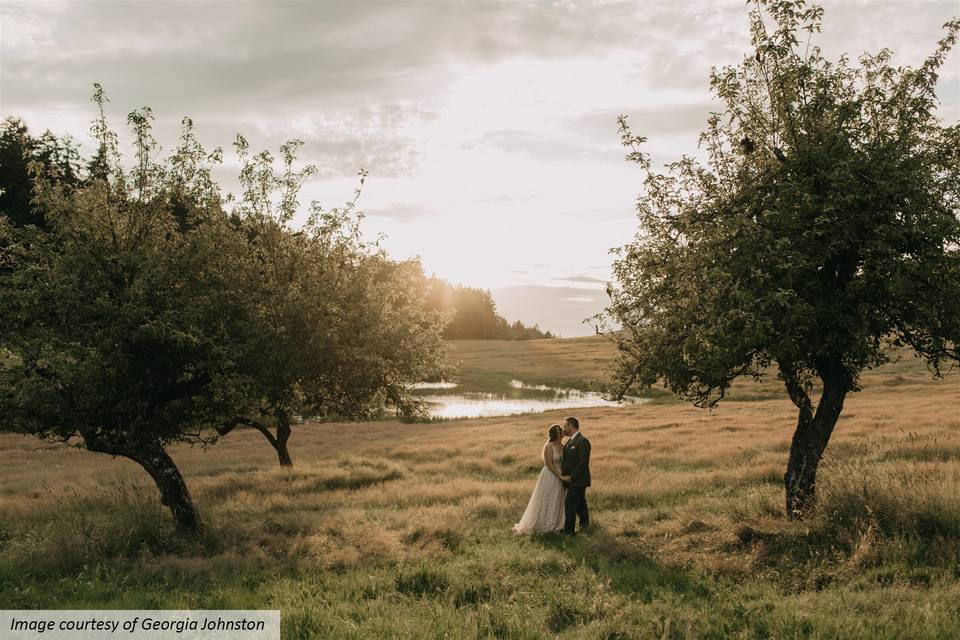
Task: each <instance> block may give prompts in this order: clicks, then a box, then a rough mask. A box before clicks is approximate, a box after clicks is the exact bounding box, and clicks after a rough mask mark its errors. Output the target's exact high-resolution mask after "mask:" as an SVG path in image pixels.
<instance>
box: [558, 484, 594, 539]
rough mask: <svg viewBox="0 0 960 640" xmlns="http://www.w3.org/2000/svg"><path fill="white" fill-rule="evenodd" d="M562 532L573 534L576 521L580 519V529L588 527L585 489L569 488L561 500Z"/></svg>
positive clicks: (588, 514)
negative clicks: (562, 514) (562, 513)
mask: <svg viewBox="0 0 960 640" xmlns="http://www.w3.org/2000/svg"><path fill="white" fill-rule="evenodd" d="M563 511H564V517H563V532H564V533H574V532H575V526H574V525H575V524H576V519H577V518H578V517H579V518H580V528H581V529H583V528H584V527H589V526H590V513H589V512H588V511H587V488H586V487H570V488H569V489H567V497H566V498H564V500H563Z"/></svg>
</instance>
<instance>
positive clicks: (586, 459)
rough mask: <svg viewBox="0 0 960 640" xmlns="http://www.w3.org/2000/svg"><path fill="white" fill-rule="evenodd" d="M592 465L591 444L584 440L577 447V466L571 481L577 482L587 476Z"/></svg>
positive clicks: (571, 474) (572, 473)
mask: <svg viewBox="0 0 960 640" xmlns="http://www.w3.org/2000/svg"><path fill="white" fill-rule="evenodd" d="M589 465H590V443H589V442H588V441H587V440H584V441H583V442H581V443H580V444H579V445H578V446H577V466H576V467H574V468H573V471H572V472H571V473H570V481H571V482H576V481H577V480H579V479H580V478H581V477H583V476H584V475H586V473H587V468H588V467H589Z"/></svg>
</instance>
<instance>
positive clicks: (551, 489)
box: [513, 445, 565, 533]
mask: <svg viewBox="0 0 960 640" xmlns="http://www.w3.org/2000/svg"><path fill="white" fill-rule="evenodd" d="M550 449H551V450H552V451H553V462H554V465H555V466H557V467H559V466H560V454H559V453H557V451H556V449H555V447H553V446H552V445H550ZM544 454H545V455H547V453H546V452H544ZM564 491H565V490H564V488H563V482H561V481H560V478H558V477H557V476H555V475H554V474H553V472H552V471H550V468H549V467H548V466H547V465H546V461H544V465H543V470H542V471H541V472H540V477H539V478H537V485H536V486H535V487H534V488H533V495H531V496H530V502H529V503H528V504H527V509H526V511H524V512H523V517H521V518H520V522H518V523H517V524H515V525H513V531H514V533H550V532H554V531H560V530H561V529H563V498H564Z"/></svg>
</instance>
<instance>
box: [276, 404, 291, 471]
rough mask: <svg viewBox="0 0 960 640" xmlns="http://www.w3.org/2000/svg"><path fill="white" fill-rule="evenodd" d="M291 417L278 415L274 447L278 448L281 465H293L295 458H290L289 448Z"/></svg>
mask: <svg viewBox="0 0 960 640" xmlns="http://www.w3.org/2000/svg"><path fill="white" fill-rule="evenodd" d="M290 433H291V429H290V418H289V416H287V415H286V414H284V415H281V416H277V437H276V438H275V439H274V442H273V443H272V444H273V448H274V449H276V450H277V457H278V458H280V466H281V467H292V466H293V460H292V459H291V458H290V451H289V449H287V441H288V440H289V439H290Z"/></svg>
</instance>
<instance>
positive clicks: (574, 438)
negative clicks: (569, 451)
mask: <svg viewBox="0 0 960 640" xmlns="http://www.w3.org/2000/svg"><path fill="white" fill-rule="evenodd" d="M578 435H580V431H579V429H578V430H577V431H574V432H573V435H572V436H570V439H569V440H567V444H570V443H571V442H573V441H574V440H576V439H577V436H578Z"/></svg>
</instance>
